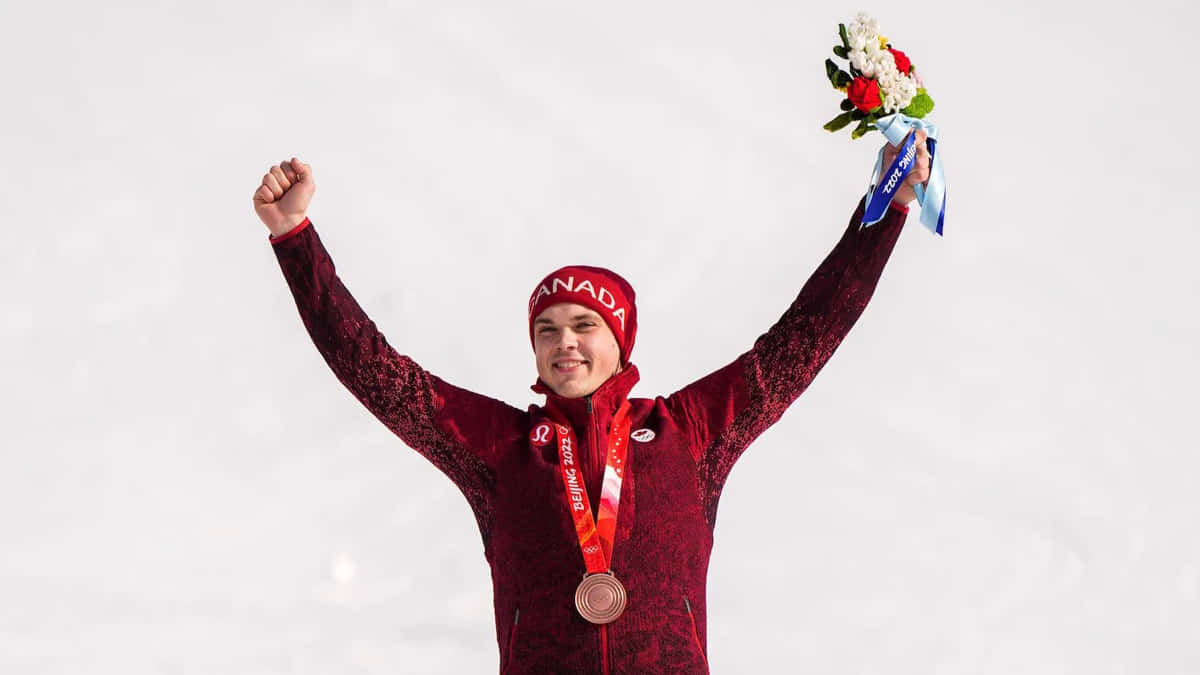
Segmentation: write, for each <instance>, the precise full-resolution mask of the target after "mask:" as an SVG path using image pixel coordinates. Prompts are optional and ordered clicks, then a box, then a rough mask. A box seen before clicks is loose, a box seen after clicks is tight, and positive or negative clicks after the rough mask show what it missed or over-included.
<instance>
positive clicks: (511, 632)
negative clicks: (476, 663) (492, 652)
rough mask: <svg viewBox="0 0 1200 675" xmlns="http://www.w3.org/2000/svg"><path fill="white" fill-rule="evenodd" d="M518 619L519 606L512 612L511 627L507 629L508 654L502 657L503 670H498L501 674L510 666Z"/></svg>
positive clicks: (519, 618) (519, 616)
mask: <svg viewBox="0 0 1200 675" xmlns="http://www.w3.org/2000/svg"><path fill="white" fill-rule="evenodd" d="M520 620H521V608H520V607H518V608H517V611H516V613H514V614H513V625H512V628H511V629H509V631H508V650H507V651H508V656H507V657H506V658H505V659H504V670H502V671H500V672H501V675H504V673H507V672H508V669H509V668H512V656H513V654H512V652H513V642H515V641H516V639H517V622H518V621H520Z"/></svg>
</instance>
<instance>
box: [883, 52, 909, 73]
mask: <svg viewBox="0 0 1200 675" xmlns="http://www.w3.org/2000/svg"><path fill="white" fill-rule="evenodd" d="M888 51H889V52H891V53H892V56H893V57H895V59H896V70H899V71H900V72H902V73H904V74H905V75H907V74H908V71H910V70H912V61H909V60H908V57H907V56H905V55H904V52H902V51H900V50H899V49H892V48H891V47H888Z"/></svg>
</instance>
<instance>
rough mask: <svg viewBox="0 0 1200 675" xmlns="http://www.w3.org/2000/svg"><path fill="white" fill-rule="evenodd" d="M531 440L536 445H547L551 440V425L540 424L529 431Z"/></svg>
mask: <svg viewBox="0 0 1200 675" xmlns="http://www.w3.org/2000/svg"><path fill="white" fill-rule="evenodd" d="M529 442H530V443H533V444H534V445H545V444H547V443H549V442H550V425H549V424H545V423H543V424H539V425H537V426H536V427H534V428H533V431H531V432H529Z"/></svg>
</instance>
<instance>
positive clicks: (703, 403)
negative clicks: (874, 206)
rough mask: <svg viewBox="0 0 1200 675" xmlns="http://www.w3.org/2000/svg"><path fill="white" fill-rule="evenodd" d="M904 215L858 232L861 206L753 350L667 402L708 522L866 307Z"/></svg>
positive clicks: (895, 213) (896, 212)
mask: <svg viewBox="0 0 1200 675" xmlns="http://www.w3.org/2000/svg"><path fill="white" fill-rule="evenodd" d="M906 212H907V209H906V208H905V207H903V206H896V205H893V206H892V207H891V208H890V209H888V213H887V215H886V216H884V218H883V220H882V221H880V222H878V223H876V224H874V225H872V226H871V227H869V228H866V229H859V226H858V224H859V223H860V222H861V220H862V214H863V202H862V201H860V202H859V204H858V208H857V209H855V211H854V215H853V216H851V218H850V223H849V225H848V226H847V228H846V230H845V232H844V233H843V234H842V238H841V239H840V240H839V241H838V243H837V245H836V246H834V248H833V251H832V252H830V254H829V255H828V256H827V257H826V258H825V260H824V262H822V263H821V265H820V266H819V267H817V270H816V271H815V272H813V274H812V276H811V277H810V278H809V279H808V282H807V283H805V284H804V287H803V288H802V289H801V291H800V294H799V295H798V296H797V297H796V299H795V301H793V302H792V304H791V306H790V307H788V309H787V311H786V312H784V314H783V316H782V317H781V318H780V319H779V321H778V322H776V323H775V325H774V326H772V327H771V328H770V330H768V331H767V332H766V333H765V334H763V335H762V336H760V337H759V338H758V340H756V341H755V343H754V347H753V348H752V349H750V351H748V352H746V353H744V354H742V355H741V356H739V357H738V358H737V359H736V360H735V361H734V362H733V363H730V364H729V365H727V366H725V367H724V368H721V369H720V370H717V371H716V372H714V373H711V374H710V375H708V376H706V377H704V378H701V379H700V380H697V381H696V382H693V383H692V384H689V385H688V386H686V387H684V388H683V389H681V390H679V391H678V392H676V393H674V394H672V395H671V396H669V397H667V400H666V404H667V407H668V408H669V409H670V410H671V411H672V414H673V415H675V416H676V419H680V420H683V421H684V423H685V427H686V428H687V431H688V433H689V435H690V439H689V440H690V446H691V448H692V455H693V458H694V459H695V460H696V462H697V467H698V470H699V473H700V478H701V485H702V486H703V489H704V490H705V491H706V494H705V500H706V507H707V509H708V514H709V519H710V522H711V521H712V520H713V519H715V517H716V507H717V504H716V502H717V498H718V497H719V495H720V492H721V489H722V487H723V486H724V484H725V479H726V478H727V477H728V475H729V471H730V469H731V468H732V467H733V464H734V462H735V461H737V459H738V457H739V456H741V454H742V451H744V450H745V449H746V446H748V445H749V444H750V442H751V441H752V440H754V439H755V438H757V437H758V436H759V434H761V433H762V432H763V431H765V430H766V428H767V427H769V426H770V425H771V424H774V423H775V422H776V421H777V420H778V419H779V418H780V416H782V415H783V412H784V411H785V410H786V409H787V407H788V406H789V405H791V404H792V402H793V401H795V400H796V398H797V397H799V396H800V394H801V393H802V392H803V391H804V390H805V388H807V387H808V385H809V383H810V382H812V380H813V378H814V377H816V375H817V372H818V371H820V370H821V367H822V366H824V365H825V362H826V361H828V360H829V358H830V357H831V356H833V352H834V350H836V349H837V347H838V345H839V344H841V341H842V338H844V337H845V336H846V334H847V333H848V332H849V331H850V328H851V326H853V325H854V322H855V321H857V320H858V317H859V315H861V314H862V312H863V309H865V308H866V306H867V301H868V300H870V298H871V294H872V293H873V292H874V290H875V285H876V283H878V281H879V277H880V275H881V274H882V272H883V267H884V264H885V263H886V262H887V260H888V257H889V256H890V255H891V252H892V248H893V246H895V243H896V239H897V237H899V235H900V230H901V228H902V227H903V225H904V219H905V214H906Z"/></svg>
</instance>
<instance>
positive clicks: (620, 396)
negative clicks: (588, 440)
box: [531, 363, 641, 429]
mask: <svg viewBox="0 0 1200 675" xmlns="http://www.w3.org/2000/svg"><path fill="white" fill-rule="evenodd" d="M639 379H641V376H640V375H639V374H638V369H637V366H635V365H633V364H632V363H630V364H628V365H626V366H625V367H624V368H622V369H621V372H619V373H617V374H616V375H613V376H612V377H610V378H608V379H607V380H605V381H604V384H602V385H600V386H599V387H598V388H597V389H596V391H593V392H592V393H591V394H589V395H588V396H581V397H579V398H566V397H563V396H559V395H558V394H556V393H554V390H553V389H551V388H550V387H548V386H546V383H545V382H542V378H540V377H539V378H538V381H537V382H536V383H535V384H534V385H533V387H531V388H532V389H533V390H534V391H535V392H537V393H539V394H545V395H546V405H545V406H544V407H543V409H544V410H545V412H546V414H547V415H549V416H550V418H551V419H554V420H556V421H558V422H568V423H570V424H571V426H573V427H575V428H577V429H582V428H583V427H584V426H585V425H586V424H587V423H588V418H589V416H594V417H595V418H596V419H598V420H599V421H600V422H601V423H602V428H605V429H607V426H608V423H609V422H610V421H611V420H612V418H613V416H615V415H616V414H617V408H619V407H621V402H622V401H624V400H625V399H626V398H628V396H629V392H630V391H631V390H632V389H633V385H635V384H637V382H638V380H639ZM589 403H590V404H591V411H590V414H589V410H588V404H589Z"/></svg>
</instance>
